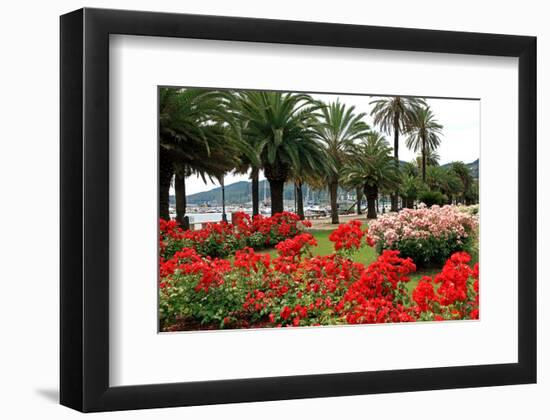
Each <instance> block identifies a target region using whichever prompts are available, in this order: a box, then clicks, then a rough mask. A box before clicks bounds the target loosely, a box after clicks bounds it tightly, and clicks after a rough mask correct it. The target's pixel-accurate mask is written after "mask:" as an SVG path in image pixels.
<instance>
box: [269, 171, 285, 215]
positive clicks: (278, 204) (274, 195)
mask: <svg viewBox="0 0 550 420" xmlns="http://www.w3.org/2000/svg"><path fill="white" fill-rule="evenodd" d="M268 181H269V189H270V190H271V215H272V216H273V215H274V214H276V213H282V212H283V211H284V209H285V208H284V202H283V191H284V187H285V182H284V181H280V180H274V179H268Z"/></svg>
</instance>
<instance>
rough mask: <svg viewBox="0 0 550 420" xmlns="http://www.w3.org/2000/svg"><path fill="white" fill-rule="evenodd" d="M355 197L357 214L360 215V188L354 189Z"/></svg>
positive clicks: (361, 193)
mask: <svg viewBox="0 0 550 420" xmlns="http://www.w3.org/2000/svg"><path fill="white" fill-rule="evenodd" d="M355 195H356V196H357V214H358V215H361V214H362V213H361V199H362V198H363V190H362V189H361V187H357V188H356V189H355Z"/></svg>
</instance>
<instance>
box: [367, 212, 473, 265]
mask: <svg viewBox="0 0 550 420" xmlns="http://www.w3.org/2000/svg"><path fill="white" fill-rule="evenodd" d="M476 228H477V219H476V218H475V217H474V216H472V215H469V214H467V213H463V212H460V211H458V210H457V208H456V207H455V206H444V207H439V206H433V207H431V208H427V207H425V206H421V208H419V209H417V210H412V209H404V210H402V211H400V212H399V213H389V214H386V215H382V216H380V217H379V218H378V219H377V220H375V221H372V222H371V223H370V225H369V232H370V235H371V238H372V240H374V242H375V243H376V250H377V251H378V252H379V253H381V252H382V251H383V250H386V249H396V250H399V251H400V253H401V254H400V255H401V256H402V257H410V258H412V260H413V261H414V262H415V263H416V264H417V265H419V266H433V265H442V264H443V263H444V262H445V261H446V260H447V258H449V257H450V256H451V254H453V253H454V252H458V251H463V250H466V249H469V247H470V245H471V241H472V235H474V233H475V230H476Z"/></svg>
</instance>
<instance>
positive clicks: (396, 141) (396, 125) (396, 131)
mask: <svg viewBox="0 0 550 420" xmlns="http://www.w3.org/2000/svg"><path fill="white" fill-rule="evenodd" d="M393 158H394V160H395V167H396V168H397V170H399V113H396V114H395V117H394V119H393ZM398 197H399V191H395V192H394V193H393V194H392V195H391V211H397V199H398ZM375 217H376V216H375Z"/></svg>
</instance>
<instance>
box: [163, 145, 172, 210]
mask: <svg viewBox="0 0 550 420" xmlns="http://www.w3.org/2000/svg"><path fill="white" fill-rule="evenodd" d="M173 175H174V161H173V160H172V157H171V156H170V153H169V152H168V151H167V150H166V149H165V148H164V147H162V146H161V147H160V150H159V217H160V218H161V219H165V220H170V211H169V210H170V182H172V176H173Z"/></svg>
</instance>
